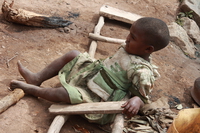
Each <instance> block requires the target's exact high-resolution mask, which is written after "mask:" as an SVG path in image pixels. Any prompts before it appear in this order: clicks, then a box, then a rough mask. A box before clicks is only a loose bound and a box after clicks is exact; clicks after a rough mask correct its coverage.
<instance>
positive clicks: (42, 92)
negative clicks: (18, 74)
mask: <svg viewBox="0 0 200 133" xmlns="http://www.w3.org/2000/svg"><path fill="white" fill-rule="evenodd" d="M10 88H11V89H12V90H14V89H16V88H20V89H22V90H23V91H24V92H25V93H26V94H31V95H33V96H36V97H41V98H43V99H46V100H49V101H52V102H65V103H71V102H70V98H69V94H68V92H67V90H66V89H65V88H64V87H58V88H41V87H39V86H36V85H32V84H27V83H25V82H22V81H17V80H12V81H11V83H10Z"/></svg>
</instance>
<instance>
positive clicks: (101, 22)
mask: <svg viewBox="0 0 200 133" xmlns="http://www.w3.org/2000/svg"><path fill="white" fill-rule="evenodd" d="M103 25H104V17H103V16H100V17H99V21H98V23H97V25H96V26H95V28H94V34H96V35H100V31H101V29H102V27H103ZM96 49H97V41H95V40H93V41H92V42H91V44H90V48H89V52H88V53H89V55H90V56H91V57H92V58H94V55H95V52H96Z"/></svg>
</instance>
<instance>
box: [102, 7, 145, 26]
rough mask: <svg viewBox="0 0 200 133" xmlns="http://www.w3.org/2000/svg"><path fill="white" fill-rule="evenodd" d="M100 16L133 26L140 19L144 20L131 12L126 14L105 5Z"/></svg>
mask: <svg viewBox="0 0 200 133" xmlns="http://www.w3.org/2000/svg"><path fill="white" fill-rule="evenodd" d="M99 14H100V15H101V16H105V17H108V18H109V19H114V20H118V21H122V22H125V23H129V24H132V23H133V22H135V21H136V20H138V19H139V18H142V17H143V16H140V15H137V14H134V13H131V12H126V11H123V10H120V9H117V8H114V7H111V6H108V5H103V6H102V7H101V8H100V11H99Z"/></svg>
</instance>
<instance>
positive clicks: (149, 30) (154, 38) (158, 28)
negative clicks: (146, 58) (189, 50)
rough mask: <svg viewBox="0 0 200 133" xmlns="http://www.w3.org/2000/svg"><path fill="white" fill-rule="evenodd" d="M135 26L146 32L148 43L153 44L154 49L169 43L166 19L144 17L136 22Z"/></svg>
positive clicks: (156, 49)
mask: <svg viewBox="0 0 200 133" xmlns="http://www.w3.org/2000/svg"><path fill="white" fill-rule="evenodd" d="M135 26H137V27H138V28H139V29H140V30H142V31H143V32H144V34H145V36H146V37H145V38H146V41H147V42H146V43H147V44H149V45H151V46H153V47H154V51H158V50H160V49H162V48H164V47H166V46H167V45H168V44H169V40H170V35H169V29H168V27H167V24H166V23H165V22H164V21H162V20H160V19H157V18H153V17H143V18H140V19H138V20H137V21H136V22H135Z"/></svg>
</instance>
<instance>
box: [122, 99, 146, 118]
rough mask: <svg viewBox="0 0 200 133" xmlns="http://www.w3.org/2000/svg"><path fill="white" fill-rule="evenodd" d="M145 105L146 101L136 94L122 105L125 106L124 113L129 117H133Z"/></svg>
mask: <svg viewBox="0 0 200 133" xmlns="http://www.w3.org/2000/svg"><path fill="white" fill-rule="evenodd" d="M143 105H144V102H143V101H142V100H141V99H140V97H138V96H134V97H132V98H130V99H129V100H128V101H127V102H125V103H124V104H123V105H122V108H124V110H123V114H126V116H127V117H128V118H131V117H133V116H135V115H136V114H137V113H138V111H139V110H140V109H141V108H142V107H143Z"/></svg>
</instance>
